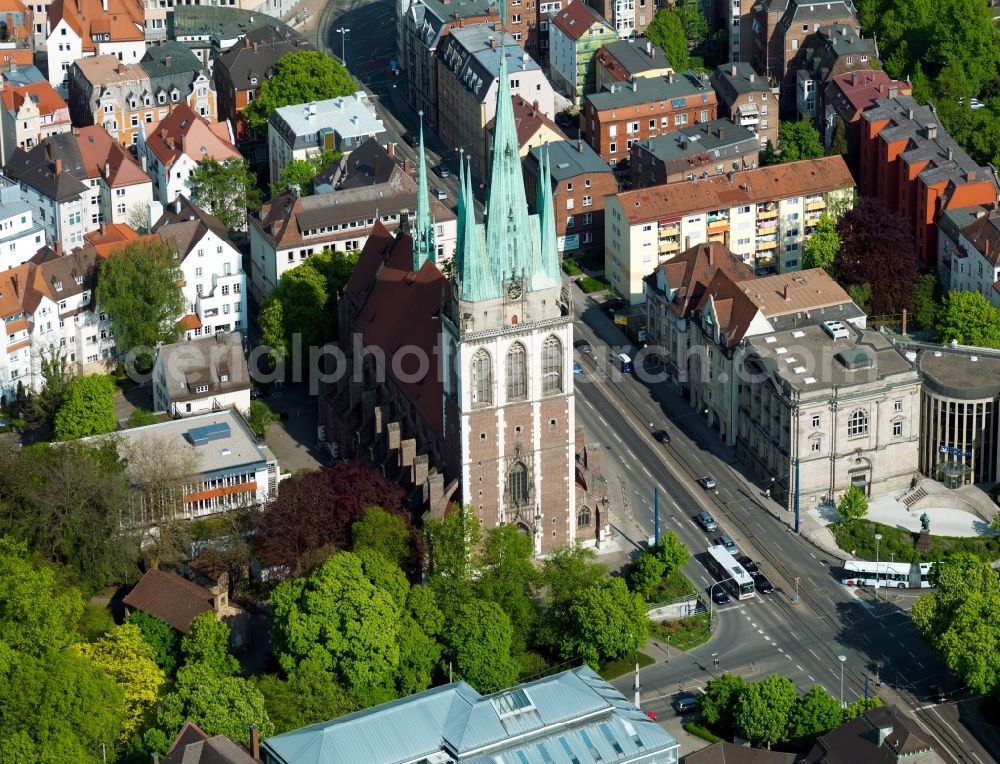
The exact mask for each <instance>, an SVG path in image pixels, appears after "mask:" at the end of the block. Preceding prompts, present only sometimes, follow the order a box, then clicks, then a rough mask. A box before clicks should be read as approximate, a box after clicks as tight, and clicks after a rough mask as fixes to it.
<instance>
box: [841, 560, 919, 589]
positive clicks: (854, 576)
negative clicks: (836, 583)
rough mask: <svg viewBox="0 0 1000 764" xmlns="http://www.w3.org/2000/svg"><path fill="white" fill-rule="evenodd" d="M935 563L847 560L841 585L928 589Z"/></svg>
mask: <svg viewBox="0 0 1000 764" xmlns="http://www.w3.org/2000/svg"><path fill="white" fill-rule="evenodd" d="M933 566H934V563H933V562H919V563H917V562H914V563H910V562H885V561H882V560H880V561H879V562H878V563H877V564H876V563H874V562H870V561H869V560H846V561H845V562H844V568H843V575H842V576H841V578H840V583H842V584H846V585H847V586H875V587H880V586H881V587H893V588H896V589H927V588H929V587H930V585H931V584H930V581H929V580H928V577H929V575H930V572H931V568H932V567H933Z"/></svg>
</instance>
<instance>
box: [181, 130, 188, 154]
mask: <svg viewBox="0 0 1000 764" xmlns="http://www.w3.org/2000/svg"><path fill="white" fill-rule="evenodd" d="M187 138H188V137H187V133H181V153H182V154H187V142H188V140H187Z"/></svg>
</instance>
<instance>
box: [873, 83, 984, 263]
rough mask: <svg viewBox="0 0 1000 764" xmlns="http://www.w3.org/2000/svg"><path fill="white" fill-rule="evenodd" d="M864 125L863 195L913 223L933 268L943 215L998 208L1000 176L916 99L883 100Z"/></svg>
mask: <svg viewBox="0 0 1000 764" xmlns="http://www.w3.org/2000/svg"><path fill="white" fill-rule="evenodd" d="M861 119H862V122H861V144H860V145H861V152H860V155H861V156H860V169H859V172H858V190H859V191H860V192H861V193H862V194H863V195H865V196H875V197H878V198H879V199H881V200H882V201H883V202H885V203H886V205H888V207H889V209H891V210H892V211H893V212H895V213H896V214H898V215H901V216H902V217H904V218H906V219H907V220H909V221H910V223H911V225H912V226H913V229H912V230H913V238H914V241H915V242H916V246H917V256H918V257H919V259H920V262H921V263H922V264H923V266H925V267H928V268H933V267H935V266H936V265H937V251H938V247H937V232H938V221H939V220H940V218H941V214H942V213H943V212H944V211H946V210H950V209H960V208H962V207H974V206H977V205H980V204H993V203H995V202H996V201H997V189H998V182H997V176H996V171H995V170H994V169H993V168H991V167H980V166H979V165H978V164H976V162H974V161H973V160H972V159H971V158H970V157H969V155H968V154H966V153H965V151H964V150H963V149H962V147H961V146H959V145H958V144H957V143H956V142H955V140H954V139H953V138H952V137H951V136H950V135H949V134H948V133H947V132H946V131H945V130H944V128H943V127H942V126H941V123H940V120H939V119H938V117H937V115H936V114H935V113H934V112H933V110H932V109H931V108H930V107H929V106H926V105H923V106H922V105H920V104H918V103H917V102H916V101H915V100H914V99H913V98H912V97H911V96H904V95H897V96H895V97H893V98H882V99H879V100H878V101H876V102H875V105H874V106H872V107H870V108H868V109H866V110H865V111H864V112H862V113H861Z"/></svg>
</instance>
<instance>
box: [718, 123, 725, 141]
mask: <svg viewBox="0 0 1000 764" xmlns="http://www.w3.org/2000/svg"><path fill="white" fill-rule="evenodd" d="M725 134H726V131H725V130H723V129H722V126H721V125H720V126H719V140H720V141H721V140H722V138H723V136H725Z"/></svg>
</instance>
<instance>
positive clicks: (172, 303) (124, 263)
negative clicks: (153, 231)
mask: <svg viewBox="0 0 1000 764" xmlns="http://www.w3.org/2000/svg"><path fill="white" fill-rule="evenodd" d="M182 279H183V274H182V273H181V270H180V268H179V267H178V265H177V258H176V257H175V256H174V253H173V252H171V251H170V248H169V247H167V245H166V244H163V243H162V242H160V241H159V240H147V241H139V242H133V243H131V244H128V245H126V246H124V247H122V248H121V249H119V250H116V251H115V253H114V254H113V255H112V256H111V257H109V258H108V259H107V260H105V261H103V262H102V263H101V268H100V271H99V272H98V275H97V295H96V297H97V305H98V307H99V308H100V309H101V310H103V311H104V312H105V313H107V314H108V317H109V318H110V320H111V326H112V329H113V330H114V333H115V345H116V347H117V348H118V351H119V352H120V353H127V352H131V351H135V352H137V353H139V357H138V358H136V364H137V365H138V366H139V367H140V368H142V369H148V368H150V367H152V365H153V355H152V354H153V352H154V351H153V349H154V348H155V347H156V346H157V345H158V344H160V343H164V342H176V341H177V340H178V339H180V337H181V335H182V331H181V328H180V326H179V325H178V323H177V322H178V321H180V319H181V317H182V316H183V315H184V295H183V294H182V292H181V288H180V282H181V280H182Z"/></svg>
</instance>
